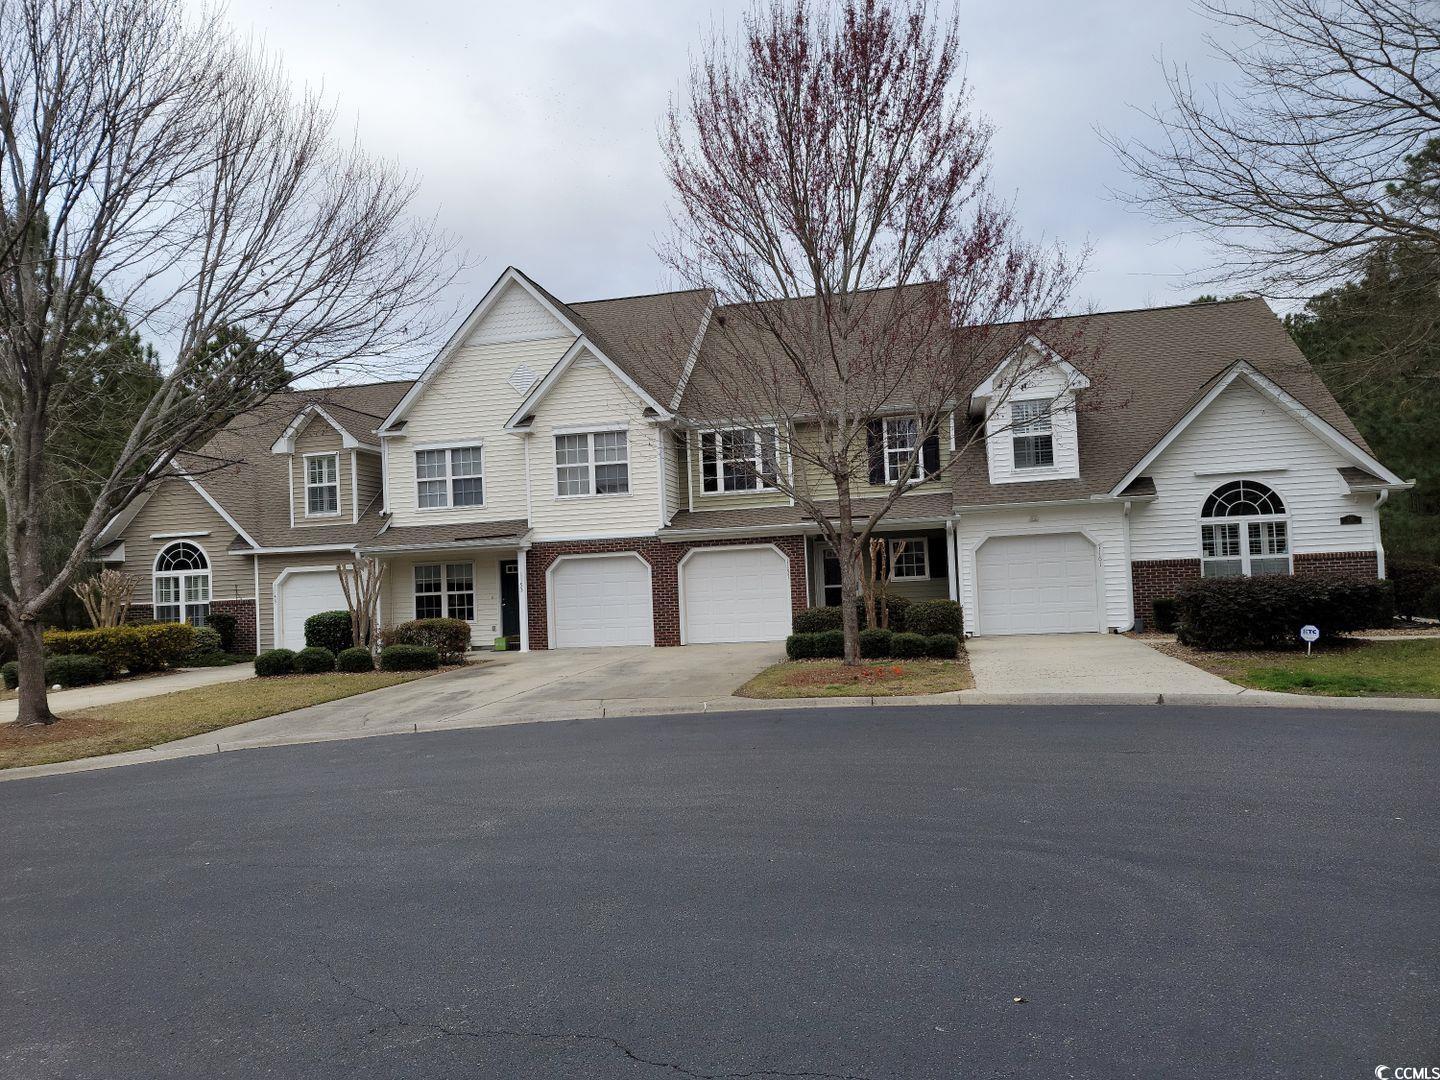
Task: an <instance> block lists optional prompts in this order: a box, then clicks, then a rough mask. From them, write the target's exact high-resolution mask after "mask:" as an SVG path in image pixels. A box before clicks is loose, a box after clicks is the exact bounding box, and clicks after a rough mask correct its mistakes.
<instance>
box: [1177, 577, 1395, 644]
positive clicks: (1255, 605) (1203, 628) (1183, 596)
mask: <svg viewBox="0 0 1440 1080" xmlns="http://www.w3.org/2000/svg"><path fill="white" fill-rule="evenodd" d="M1176 601H1177V607H1178V611H1179V615H1180V619H1179V623H1178V626H1177V631H1178V634H1179V638H1180V641H1181V643H1182V644H1185V645H1194V646H1196V647H1197V648H1201V649H1272V648H1277V647H1280V646H1286V645H1294V644H1295V643H1296V642H1298V641H1299V634H1300V627H1302V626H1305V625H1306V624H1313V625H1315V626H1317V627H1319V628H1320V634H1321V637H1322V640H1323V639H1325V638H1330V637H1335V636H1337V635H1341V634H1347V633H1350V632H1352V631H1355V630H1365V629H1368V628H1370V627H1375V626H1385V625H1387V624H1388V623H1389V622H1390V620H1391V619H1392V618H1393V607H1392V599H1391V590H1390V587H1389V583H1388V582H1384V581H1375V580H1372V579H1370V578H1346V577H1333V578H1332V577H1278V576H1277V577H1255V578H1244V577H1239V578H1202V579H1200V580H1199V581H1194V582H1190V583H1189V584H1187V585H1185V586H1184V588H1182V589H1181V590H1180V593H1179V595H1178V596H1177V597H1176Z"/></svg>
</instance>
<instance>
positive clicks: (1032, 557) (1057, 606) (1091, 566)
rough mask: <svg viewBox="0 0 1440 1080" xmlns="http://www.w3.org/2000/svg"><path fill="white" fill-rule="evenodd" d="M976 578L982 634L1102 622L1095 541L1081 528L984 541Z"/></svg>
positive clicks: (1053, 630) (1075, 629) (1075, 628)
mask: <svg viewBox="0 0 1440 1080" xmlns="http://www.w3.org/2000/svg"><path fill="white" fill-rule="evenodd" d="M976 577H977V578H978V580H979V587H980V633H982V634H1073V633H1083V632H1085V631H1091V632H1093V631H1095V630H1097V629H1098V628H1099V626H1100V588H1099V584H1098V582H1097V580H1096V571H1095V546H1094V545H1093V544H1091V543H1090V541H1089V540H1087V539H1085V537H1083V536H1081V535H1080V534H1079V533H1051V534H1048V535H1043V536H1001V537H996V538H994V539H991V540H987V541H985V543H984V544H982V545H981V546H980V551H979V555H978V557H977V559H976Z"/></svg>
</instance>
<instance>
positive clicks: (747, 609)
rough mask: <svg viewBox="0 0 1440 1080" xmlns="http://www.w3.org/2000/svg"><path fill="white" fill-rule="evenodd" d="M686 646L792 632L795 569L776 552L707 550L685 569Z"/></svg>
mask: <svg viewBox="0 0 1440 1080" xmlns="http://www.w3.org/2000/svg"><path fill="white" fill-rule="evenodd" d="M680 597H681V602H682V603H683V604H684V607H685V611H684V619H685V644H687V645H700V644H703V643H705V642H710V641H779V640H780V639H781V638H783V637H785V636H786V635H787V634H789V633H790V564H789V562H788V561H787V560H786V558H785V556H783V555H781V554H780V552H778V551H776V550H775V549H774V548H773V547H748V548H716V549H714V550H710V551H707V550H705V549H703V548H701V549H697V550H695V551H692V552H691V553H690V554H689V555H687V556H686V557H685V564H684V565H683V566H682V567H681V568H680Z"/></svg>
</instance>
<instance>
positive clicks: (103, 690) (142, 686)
mask: <svg viewBox="0 0 1440 1080" xmlns="http://www.w3.org/2000/svg"><path fill="white" fill-rule="evenodd" d="M254 677H255V666H254V665H253V664H248V663H247V664H231V665H230V666H229V667H203V668H184V669H182V670H180V671H171V672H167V673H166V674H164V675H148V676H146V677H144V678H138V679H122V680H121V681H119V682H112V683H102V684H101V685H99V686H80V687H76V688H75V689H74V690H56V691H54V692H53V693H51V695H50V708H51V710H52V711H53V712H57V713H63V712H74V711H76V710H78V709H88V708H90V707H91V706H93V705H114V704H115V703H116V702H117V701H138V700H140V699H141V698H148V697H159V696H160V695H161V694H173V693H174V692H175V691H177V690H193V689H194V688H195V687H197V686H214V685H216V684H217V683H228V682H239V681H240V680H241V679H253V678H254ZM19 711H20V703H19V702H18V701H17V700H16V699H15V698H13V697H12V698H6V699H5V700H4V701H0V724H9V723H13V722H14V720H15V717H16V715H17V714H18V713H19Z"/></svg>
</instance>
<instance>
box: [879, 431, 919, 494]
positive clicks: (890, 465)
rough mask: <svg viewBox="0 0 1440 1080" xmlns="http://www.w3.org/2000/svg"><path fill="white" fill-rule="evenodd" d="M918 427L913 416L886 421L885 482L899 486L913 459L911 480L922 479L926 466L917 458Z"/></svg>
mask: <svg viewBox="0 0 1440 1080" xmlns="http://www.w3.org/2000/svg"><path fill="white" fill-rule="evenodd" d="M917 429H918V425H917V424H916V423H915V418H914V417H913V416H910V417H906V416H901V417H896V418H894V419H890V420H886V421H885V482H886V483H887V484H898V483H899V482H900V477H901V476H902V475H904V473H905V466H906V464H907V463H908V462H910V461H911V459H912V458H915V460H914V464H913V465H912V466H911V469H910V480H911V481H912V482H913V481H916V480H919V479H921V478H922V477H923V476H924V473H925V465H924V463H923V462H922V461H920V460H919V458H918V457H916V456H915V436H916V431H917Z"/></svg>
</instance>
